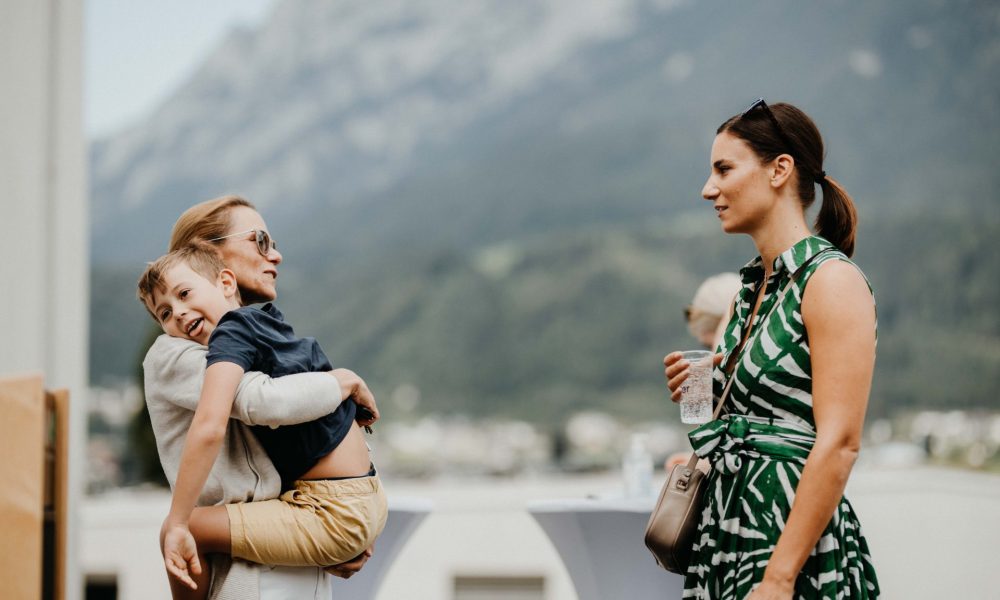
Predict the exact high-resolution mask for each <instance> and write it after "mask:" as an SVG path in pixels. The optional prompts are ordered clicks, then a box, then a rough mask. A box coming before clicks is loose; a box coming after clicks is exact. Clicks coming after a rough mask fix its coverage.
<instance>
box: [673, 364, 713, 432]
mask: <svg viewBox="0 0 1000 600" xmlns="http://www.w3.org/2000/svg"><path fill="white" fill-rule="evenodd" d="M681 357H682V358H683V359H684V360H685V361H687V363H688V364H689V365H690V367H689V370H688V378H687V379H685V380H684V383H682V384H681V402H680V404H681V423H687V424H691V425H694V424H701V423H708V422H709V421H711V420H712V408H713V407H712V369H713V368H714V366H715V365H714V364H713V360H712V359H713V356H712V353H711V352H709V351H707V350H688V351H686V352H682V353H681Z"/></svg>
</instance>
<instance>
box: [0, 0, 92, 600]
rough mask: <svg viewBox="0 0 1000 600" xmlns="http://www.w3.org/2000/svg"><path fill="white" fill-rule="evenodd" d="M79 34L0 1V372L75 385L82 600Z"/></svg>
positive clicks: (75, 593) (79, 22) (73, 564)
mask: <svg viewBox="0 0 1000 600" xmlns="http://www.w3.org/2000/svg"><path fill="white" fill-rule="evenodd" d="M82 36H83V6H82V3H80V2H64V1H61V0H51V1H49V2H35V1H33V0H4V1H3V2H0V48H2V50H0V82H2V85H3V94H0V225H2V231H3V234H4V236H3V242H4V243H3V248H4V259H3V260H2V261H0V281H2V282H3V283H2V285H3V287H2V288H0V289H2V293H0V331H2V332H3V334H2V336H3V337H2V343H0V376H8V375H13V374H22V373H31V372H34V373H38V372H41V373H43V374H44V377H45V385H46V387H48V388H69V390H70V404H71V419H70V421H71V423H70V445H71V448H70V452H69V455H70V461H71V463H70V469H69V473H70V474H69V478H70V479H69V490H70V492H69V496H70V509H71V514H70V519H69V531H68V545H69V549H70V552H69V558H68V579H69V585H67V590H68V598H69V599H70V600H76V599H77V598H80V597H81V585H80V576H79V569H78V566H77V561H76V552H75V551H74V549H75V548H77V547H78V529H79V528H78V527H77V526H76V522H77V519H76V516H75V511H76V508H77V507H78V505H79V502H78V499H79V498H80V493H79V490H81V484H82V481H83V472H84V466H83V461H82V460H81V457H82V456H83V454H84V452H83V445H84V444H83V442H84V437H85V430H84V413H85V408H86V400H85V393H86V380H87V316H88V310H87V307H88V297H89V290H88V272H89V269H88V261H87V248H88V240H89V231H88V219H87V177H86V169H85V165H86V154H85V141H84V135H83V124H82V120H83V103H82V78H83V68H82V58H81V54H82V48H83V44H82ZM8 458H9V457H8Z"/></svg>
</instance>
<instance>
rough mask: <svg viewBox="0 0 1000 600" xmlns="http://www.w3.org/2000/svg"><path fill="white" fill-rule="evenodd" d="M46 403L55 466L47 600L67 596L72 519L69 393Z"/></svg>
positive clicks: (48, 397) (63, 392) (49, 398)
mask: <svg viewBox="0 0 1000 600" xmlns="http://www.w3.org/2000/svg"><path fill="white" fill-rule="evenodd" d="M45 401H46V402H45V403H46V407H47V409H48V411H49V415H50V417H51V419H52V428H51V431H50V435H51V436H52V438H51V440H50V442H51V447H52V452H53V463H54V464H53V470H52V472H51V473H50V474H49V475H50V477H49V478H48V480H49V481H50V482H51V483H50V485H51V491H50V494H51V498H50V501H51V503H52V504H51V506H52V514H51V518H52V525H53V527H54V529H55V535H54V536H53V538H54V539H53V540H52V544H51V547H46V548H45V552H46V554H51V564H52V565H53V569H52V573H51V581H50V582H49V584H48V585H47V586H46V587H49V588H50V589H51V590H52V594H51V596H48V597H47V599H48V598H52V599H53V600H63V599H64V598H65V597H66V526H67V522H68V521H67V519H68V518H69V495H68V492H67V482H68V480H69V390H66V389H60V390H55V391H51V392H46V393H45ZM47 599H46V600H47Z"/></svg>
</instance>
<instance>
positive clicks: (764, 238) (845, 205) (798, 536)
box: [664, 99, 879, 600]
mask: <svg viewBox="0 0 1000 600" xmlns="http://www.w3.org/2000/svg"><path fill="white" fill-rule="evenodd" d="M817 185H818V186H819V187H820V189H821V190H822V193H823V203H822V207H821V208H820V211H819V214H818V217H817V220H816V235H813V234H812V232H811V231H810V229H809V227H808V225H807V224H806V219H805V211H806V209H807V208H808V207H809V205H810V204H811V203H812V202H813V200H814V199H815V197H816V190H815V186H817ZM702 195H703V196H704V198H705V199H706V200H708V201H710V202H712V204H713V206H714V208H715V211H716V213H717V216H718V218H719V220H720V222H721V224H722V230H723V231H725V232H726V233H745V234H747V235H749V236H750V237H751V238H752V239H753V242H754V244H755V245H756V246H757V250H758V252H759V254H760V256H759V257H758V258H757V259H755V260H753V261H751V262H750V263H749V264H748V265H747V266H746V267H744V268H743V270H742V271H741V273H740V274H741V276H742V279H743V288H742V289H741V290H740V293H739V294H738V295H737V297H736V299H735V303H734V306H733V309H734V310H733V317H732V319H731V320H730V322H729V325H728V327H727V329H726V332H725V334H724V336H723V339H722V342H721V343H720V345H719V347H718V348H717V350H716V351H717V355H716V364H717V365H718V366H717V368H716V370H715V393H716V395H717V396H718V395H720V394H721V392H722V388H723V385H724V384H725V383H726V382H727V381H728V380H729V378H730V377H734V378H735V381H734V383H733V386H732V388H731V391H730V395H729V397H728V398H727V400H726V413H727V414H725V415H724V416H723V417H722V418H720V419H719V420H716V421H712V422H711V423H708V424H706V425H703V426H701V427H699V428H697V429H695V430H694V431H692V432H691V433H690V435H689V437H690V438H691V442H692V445H693V446H694V448H695V451H696V452H697V453H698V454H699V455H701V456H702V457H705V458H707V459H708V460H709V462H710V463H711V465H712V470H711V473H710V475H709V479H708V485H707V486H706V490H707V491H706V497H705V503H704V511H703V513H702V515H701V522H700V524H699V528H698V533H697V536H696V539H695V544H694V547H693V549H692V557H691V562H690V565H689V567H688V571H687V574H686V578H685V585H684V597H685V598H706V599H708V598H711V599H725V600H737V599H738V600H743V599H744V598H750V599H751V600H772V599H775V600H776V599H782V600H788V599H791V598H796V599H798V598H808V599H812V598H851V599H855V598H876V597H878V594H879V587H878V581H877V578H876V576H875V570H874V568H873V566H872V562H871V557H870V555H869V552H868V544H867V542H866V541H865V538H864V536H863V535H862V534H861V527H860V524H859V522H858V519H857V517H856V516H855V513H854V510H853V509H852V508H851V505H850V504H849V503H848V501H847V499H846V498H844V497H843V492H844V486H845V484H846V483H847V478H848V475H849V474H850V472H851V467H852V466H853V464H854V460H855V458H856V457H857V455H858V449H859V446H860V443H861V432H862V426H863V423H864V415H865V408H866V406H867V403H868V394H869V391H870V388H871V379H872V370H873V368H874V363H875V338H876V334H875V328H876V324H875V303H874V299H873V296H872V292H871V288H870V287H869V286H868V282H867V280H866V279H865V277H864V275H863V274H862V273H861V271H860V270H859V269H858V268H857V267H856V266H855V265H854V263H852V262H851V261H850V258H849V257H850V256H851V254H852V253H853V251H854V232H855V227H856V223H857V216H856V212H855V210H854V205H853V202H852V201H851V198H850V196H848V195H847V193H846V192H845V191H844V189H843V188H842V187H841V186H840V185H839V184H838V183H837V182H836V181H834V180H833V179H831V178H830V177H828V176H827V175H826V173H825V172H824V171H823V141H822V137H821V136H820V133H819V130H818V129H817V128H816V125H815V124H814V123H813V122H812V120H811V119H810V118H809V117H808V116H806V114H805V113H803V112H802V111H801V110H799V109H797V108H796V107H794V106H792V105H789V104H775V105H774V106H771V107H768V105H767V104H766V103H765V102H764V101H763V99H761V100H758V101H757V102H755V103H754V104H752V105H751V106H750V108H748V109H747V110H746V111H744V112H743V113H742V114H740V115H737V116H735V117H733V118H731V119H729V120H727V121H726V122H725V123H723V124H722V125H721V126H720V127H719V129H718V132H717V135H716V137H715V141H714V143H713V144H712V156H711V174H710V176H709V178H708V181H707V182H706V183H705V187H704V189H703V190H702ZM786 287H787V292H785V293H784V294H783V291H784V290H785V288H786ZM744 340H745V343H744ZM741 346H742V347H741ZM664 367H665V370H664V373H665V375H666V377H667V385H668V387H669V388H670V390H671V392H672V399H673V400H674V401H675V402H676V401H678V400H679V399H680V393H679V386H680V384H681V382H683V381H684V379H685V378H686V377H687V369H688V365H687V363H686V362H685V361H683V360H682V359H681V357H680V353H677V352H674V353H671V354H669V355H667V356H666V358H664ZM729 373H732V375H730V374H729Z"/></svg>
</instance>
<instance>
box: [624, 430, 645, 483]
mask: <svg viewBox="0 0 1000 600" xmlns="http://www.w3.org/2000/svg"><path fill="white" fill-rule="evenodd" d="M622 478H623V479H624V483H625V497H626V498H644V497H646V496H649V495H650V494H651V493H652V480H653V457H652V456H650V455H649V450H647V449H646V435H645V434H642V433H633V434H632V437H631V439H630V440H629V447H628V450H627V451H626V452H625V457H624V458H623V459H622Z"/></svg>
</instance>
